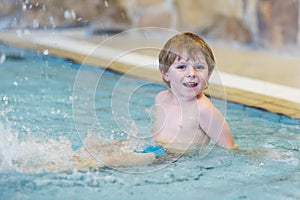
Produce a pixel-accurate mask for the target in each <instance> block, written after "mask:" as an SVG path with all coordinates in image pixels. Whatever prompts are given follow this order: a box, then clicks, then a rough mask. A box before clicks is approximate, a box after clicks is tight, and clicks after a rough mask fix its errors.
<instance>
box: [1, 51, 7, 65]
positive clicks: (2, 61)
mask: <svg viewBox="0 0 300 200" xmlns="http://www.w3.org/2000/svg"><path fill="white" fill-rule="evenodd" d="M5 60H6V54H5V53H2V54H1V56H0V64H3V63H4V62H5Z"/></svg>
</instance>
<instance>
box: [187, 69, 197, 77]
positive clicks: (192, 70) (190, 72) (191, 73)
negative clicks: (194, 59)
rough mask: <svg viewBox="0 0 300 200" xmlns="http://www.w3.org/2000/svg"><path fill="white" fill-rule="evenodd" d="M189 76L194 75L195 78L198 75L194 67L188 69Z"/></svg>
mask: <svg viewBox="0 0 300 200" xmlns="http://www.w3.org/2000/svg"><path fill="white" fill-rule="evenodd" d="M187 76H188V77H192V78H195V77H196V70H195V68H194V67H190V70H189V71H188V74H187Z"/></svg>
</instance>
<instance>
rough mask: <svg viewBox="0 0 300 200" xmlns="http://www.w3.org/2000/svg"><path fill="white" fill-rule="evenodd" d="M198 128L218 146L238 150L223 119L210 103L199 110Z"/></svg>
mask: <svg viewBox="0 0 300 200" xmlns="http://www.w3.org/2000/svg"><path fill="white" fill-rule="evenodd" d="M200 127H201V128H202V130H203V131H204V132H205V133H206V134H207V135H208V136H209V137H210V138H211V139H212V140H213V141H214V143H215V144H217V145H218V146H221V147H224V148H227V149H238V146H237V145H236V144H235V143H234V139H233V137H232V134H231V131H230V128H229V126H228V124H227V122H226V120H225V118H224V117H223V115H222V113H221V112H220V111H219V110H218V109H217V108H216V107H215V106H214V105H213V104H212V103H211V102H209V103H207V104H206V105H205V106H204V107H202V109H201V112H200Z"/></svg>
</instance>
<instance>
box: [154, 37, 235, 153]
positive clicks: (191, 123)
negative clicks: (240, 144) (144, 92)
mask: <svg viewBox="0 0 300 200" xmlns="http://www.w3.org/2000/svg"><path fill="white" fill-rule="evenodd" d="M214 67H215V60H214V56H213V53H212V50H211V49H210V47H209V46H208V44H207V43H206V42H205V41H204V40H203V39H202V38H200V37H199V36H197V35H195V34H193V33H189V32H184V33H180V34H178V35H175V36H174V37H172V38H171V39H169V41H167V43H166V44H165V45H164V47H163V49H162V50H161V52H160V54H159V70H160V73H161V75H162V78H163V80H164V81H165V82H166V83H167V84H168V86H169V87H170V89H169V90H165V91H162V92H160V93H159V94H158V95H157V96H156V99H155V105H156V110H155V122H154V129H153V138H154V140H155V141H156V142H157V143H158V144H159V145H161V146H162V147H164V149H167V150H168V151H170V152H178V151H179V152H182V151H186V150H188V149H189V148H191V147H192V146H197V145H206V144H208V143H209V141H210V139H212V140H213V142H214V143H216V144H217V145H219V146H221V147H224V148H229V149H234V148H237V146H236V145H235V143H234V140H233V138H232V135H231V132H230V129H229V126H228V124H227V122H226V120H225V119H224V117H223V116H222V114H221V112H220V111H219V110H218V109H217V108H216V107H215V106H214V105H213V104H212V103H211V101H210V100H209V99H208V98H207V97H206V96H205V95H204V93H203V90H204V89H205V88H206V87H207V84H208V80H209V78H210V76H211V74H212V72H213V69H214Z"/></svg>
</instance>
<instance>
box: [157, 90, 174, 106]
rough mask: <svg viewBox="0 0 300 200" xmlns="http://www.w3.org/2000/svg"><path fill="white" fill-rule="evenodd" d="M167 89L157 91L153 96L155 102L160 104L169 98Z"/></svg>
mask: <svg viewBox="0 0 300 200" xmlns="http://www.w3.org/2000/svg"><path fill="white" fill-rule="evenodd" d="M169 93H170V92H169V90H163V91H161V92H159V93H158V94H157V95H156V97H155V104H162V103H164V102H166V101H167V99H168V98H170V94H169Z"/></svg>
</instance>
